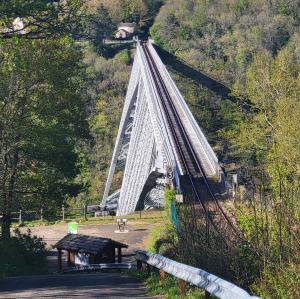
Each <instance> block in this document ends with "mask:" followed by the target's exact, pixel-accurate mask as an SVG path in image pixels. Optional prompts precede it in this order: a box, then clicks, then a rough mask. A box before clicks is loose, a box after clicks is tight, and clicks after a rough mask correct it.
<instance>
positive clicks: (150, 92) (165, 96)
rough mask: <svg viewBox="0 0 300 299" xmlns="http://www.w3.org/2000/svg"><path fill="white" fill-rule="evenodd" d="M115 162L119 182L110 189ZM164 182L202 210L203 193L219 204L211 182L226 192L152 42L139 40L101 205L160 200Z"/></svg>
mask: <svg viewBox="0 0 300 299" xmlns="http://www.w3.org/2000/svg"><path fill="white" fill-rule="evenodd" d="M120 168H123V169H124V175H123V181H122V186H121V188H120V189H119V190H117V191H115V192H114V193H113V194H109V192H110V188H111V184H112V181H113V176H114V173H115V171H116V170H117V169H120ZM167 184H171V185H172V186H173V187H174V189H175V190H176V193H177V194H183V195H184V194H186V193H190V192H192V193H193V194H194V198H195V201H196V202H198V204H199V205H201V206H202V209H204V212H205V211H206V209H207V208H206V207H205V205H204V201H205V200H207V199H208V198H210V199H211V200H212V201H214V202H215V204H216V205H218V201H217V199H216V196H215V193H216V188H217V189H218V190H222V192H223V193H224V192H225V193H226V178H225V176H224V173H223V171H222V169H221V167H220V165H219V162H218V158H217V156H216V154H215V153H214V151H213V149H212V147H211V146H210V144H209V143H208V141H207V139H206V137H205V136H204V134H203V132H202V130H201V128H200V127H199V125H198V123H197V121H196V120H195V118H194V116H193V115H192V113H191V111H190V109H189V107H188V105H187V103H186V102H185V100H184V98H183V96H182V95H181V93H180V91H179V90H178V88H177V86H176V84H175V82H174V81H173V79H172V78H171V76H170V74H169V72H168V71H167V69H166V67H165V66H164V64H163V63H162V61H161V59H160V57H159V56H158V54H157V53H156V51H155V48H154V47H153V45H152V44H151V42H148V43H139V42H138V43H137V48H136V55H135V59H134V63H133V67H132V71H131V76H130V81H129V85H128V90H127V94H126V98H125V102H124V108H123V113H122V116H121V121H120V126H119V131H118V135H117V139H116V143H115V148H114V152H113V156H112V160H111V164H110V169H109V173H108V178H107V182H106V186H105V191H104V195H103V199H102V205H110V206H112V207H114V208H115V209H116V210H117V215H118V216H125V215H127V214H129V213H131V212H133V211H135V210H136V209H140V208H147V207H157V206H163V205H164V196H163V194H164V189H165V187H166V185H167ZM219 193H220V192H219ZM183 198H184V197H183ZM183 200H184V199H183ZM219 209H221V207H219ZM221 212H223V211H222V209H221ZM221 214H222V213H221ZM224 217H226V215H225V214H224Z"/></svg>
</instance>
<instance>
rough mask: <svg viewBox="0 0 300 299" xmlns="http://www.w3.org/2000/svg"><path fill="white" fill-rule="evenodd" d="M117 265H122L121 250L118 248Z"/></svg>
mask: <svg viewBox="0 0 300 299" xmlns="http://www.w3.org/2000/svg"><path fill="white" fill-rule="evenodd" d="M118 263H122V248H121V247H118Z"/></svg>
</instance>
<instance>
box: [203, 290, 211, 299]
mask: <svg viewBox="0 0 300 299" xmlns="http://www.w3.org/2000/svg"><path fill="white" fill-rule="evenodd" d="M204 298H205V299H210V298H211V296H210V292H208V291H205V296H204Z"/></svg>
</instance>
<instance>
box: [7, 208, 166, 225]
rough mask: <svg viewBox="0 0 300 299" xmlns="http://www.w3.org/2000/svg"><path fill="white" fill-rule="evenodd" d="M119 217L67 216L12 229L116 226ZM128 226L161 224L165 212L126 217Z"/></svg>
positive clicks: (149, 212)
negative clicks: (69, 225)
mask: <svg viewBox="0 0 300 299" xmlns="http://www.w3.org/2000/svg"><path fill="white" fill-rule="evenodd" d="M117 218H119V217H117V216H101V217H89V216H88V217H87V219H85V218H84V217H82V216H80V217H78V216H77V217H76V215H75V216H74V217H69V216H67V217H66V218H65V220H64V221H62V220H56V221H54V220H46V219H44V220H43V221H42V220H32V221H23V222H22V223H21V224H19V223H17V222H14V223H12V227H13V228H16V227H37V226H49V225H63V224H66V223H68V222H70V221H76V222H78V223H79V224H80V225H97V224H115V223H116V222H117ZM126 219H127V221H128V224H132V225H134V226H135V227H144V226H145V225H148V224H153V223H161V222H162V221H164V219H165V214H164V211H162V210H150V211H142V212H134V213H132V214H130V215H128V216H127V217H126Z"/></svg>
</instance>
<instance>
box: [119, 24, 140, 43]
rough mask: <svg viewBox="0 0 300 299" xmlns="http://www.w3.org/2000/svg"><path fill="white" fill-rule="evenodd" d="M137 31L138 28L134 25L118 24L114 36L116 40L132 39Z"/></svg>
mask: <svg viewBox="0 0 300 299" xmlns="http://www.w3.org/2000/svg"><path fill="white" fill-rule="evenodd" d="M137 31H138V26H137V24H136V23H134V22H133V23H119V24H118V30H117V32H116V34H115V38H117V39H126V38H130V37H132V36H133V35H134V34H136V33H137Z"/></svg>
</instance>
